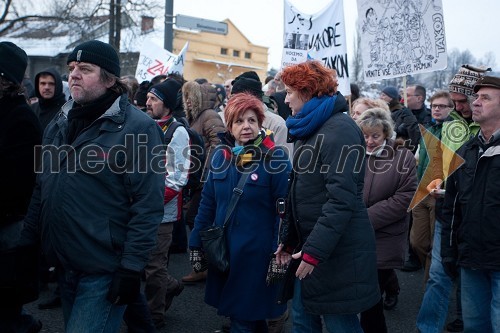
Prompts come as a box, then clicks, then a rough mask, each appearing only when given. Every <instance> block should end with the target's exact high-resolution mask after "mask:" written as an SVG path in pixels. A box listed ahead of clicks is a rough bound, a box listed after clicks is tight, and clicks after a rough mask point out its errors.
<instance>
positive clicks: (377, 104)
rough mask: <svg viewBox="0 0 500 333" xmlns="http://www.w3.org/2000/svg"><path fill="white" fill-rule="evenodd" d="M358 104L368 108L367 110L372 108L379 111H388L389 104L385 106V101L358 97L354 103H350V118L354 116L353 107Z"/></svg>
mask: <svg viewBox="0 0 500 333" xmlns="http://www.w3.org/2000/svg"><path fill="white" fill-rule="evenodd" d="M359 104H364V105H366V106H367V107H368V109H373V108H381V109H384V110H385V109H387V111H389V104H387V102H386V101H384V100H383V99H380V98H376V99H374V98H368V97H360V98H357V99H356V100H355V101H354V102H352V106H351V117H352V116H353V115H354V107H355V106H356V105H359Z"/></svg>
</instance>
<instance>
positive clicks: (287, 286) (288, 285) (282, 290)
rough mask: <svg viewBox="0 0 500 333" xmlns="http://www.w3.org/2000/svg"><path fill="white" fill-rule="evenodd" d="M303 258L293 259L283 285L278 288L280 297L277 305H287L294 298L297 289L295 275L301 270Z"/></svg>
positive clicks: (287, 269)
mask: <svg viewBox="0 0 500 333" xmlns="http://www.w3.org/2000/svg"><path fill="white" fill-rule="evenodd" d="M301 261H302V259H301V258H299V259H292V261H290V263H289V264H288V267H287V268H286V272H285V277H284V278H283V281H282V283H281V284H279V288H278V297H277V300H276V303H278V304H286V303H287V302H288V301H289V300H291V299H292V298H293V290H294V288H295V279H296V276H295V273H296V272H297V269H298V268H299V265H300V262H301Z"/></svg>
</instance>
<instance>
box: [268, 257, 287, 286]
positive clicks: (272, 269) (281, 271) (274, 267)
mask: <svg viewBox="0 0 500 333" xmlns="http://www.w3.org/2000/svg"><path fill="white" fill-rule="evenodd" d="M287 268H288V264H285V265H280V264H278V262H277V261H276V257H275V256H272V257H271V261H270V262H269V266H268V268H267V275H266V284H267V285H268V286H269V285H271V284H274V283H277V282H280V281H281V280H283V279H284V278H285V274H286V269H287Z"/></svg>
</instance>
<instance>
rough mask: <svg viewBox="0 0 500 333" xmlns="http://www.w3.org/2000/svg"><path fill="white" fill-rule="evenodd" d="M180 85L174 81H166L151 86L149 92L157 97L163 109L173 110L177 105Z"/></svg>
mask: <svg viewBox="0 0 500 333" xmlns="http://www.w3.org/2000/svg"><path fill="white" fill-rule="evenodd" d="M181 87H182V86H181V84H180V83H179V82H177V81H176V80H174V79H166V80H165V81H163V82H162V83H158V84H157V85H154V86H152V87H151V88H150V89H149V92H150V93H152V94H153V95H155V96H156V97H158V98H159V99H160V100H161V101H162V102H163V105H165V107H167V108H169V109H170V110H174V109H175V106H176V104H177V93H178V92H179V90H181Z"/></svg>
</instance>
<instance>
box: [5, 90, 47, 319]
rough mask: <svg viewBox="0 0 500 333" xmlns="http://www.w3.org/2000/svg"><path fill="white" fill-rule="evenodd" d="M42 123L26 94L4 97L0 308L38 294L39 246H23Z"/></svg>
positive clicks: (9, 306) (18, 303)
mask: <svg viewBox="0 0 500 333" xmlns="http://www.w3.org/2000/svg"><path fill="white" fill-rule="evenodd" d="M41 141H42V129H41V127H40V122H39V121H38V119H37V118H36V116H35V114H34V113H33V111H32V110H31V109H30V107H29V106H28V104H27V103H26V99H25V98H24V96H23V95H19V96H16V97H14V98H12V97H10V96H4V97H2V98H0V192H1V197H2V200H0V271H1V272H2V273H1V274H0V295H1V296H0V310H1V311H3V310H2V309H5V308H10V309H12V308H14V307H15V306H16V305H21V304H25V303H28V302H31V301H33V300H35V299H36V298H37V296H38V278H37V271H38V264H37V260H38V256H39V251H38V250H37V248H36V245H35V246H26V247H19V246H18V245H17V243H16V241H17V239H19V236H20V233H21V228H22V224H23V223H22V221H23V217H24V215H25V214H26V211H27V209H28V204H29V202H30V198H31V193H32V192H33V187H34V184H35V171H34V165H35V154H34V147H35V145H39V144H41Z"/></svg>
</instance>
